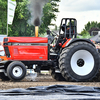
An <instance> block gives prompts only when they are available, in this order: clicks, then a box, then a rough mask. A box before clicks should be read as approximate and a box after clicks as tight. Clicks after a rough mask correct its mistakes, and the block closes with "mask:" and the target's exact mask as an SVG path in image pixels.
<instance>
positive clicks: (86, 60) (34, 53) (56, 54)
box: [0, 18, 100, 81]
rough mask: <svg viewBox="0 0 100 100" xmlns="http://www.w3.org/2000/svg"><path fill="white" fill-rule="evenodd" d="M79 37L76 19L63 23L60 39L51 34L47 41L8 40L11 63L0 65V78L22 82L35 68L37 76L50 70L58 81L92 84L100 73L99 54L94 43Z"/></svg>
mask: <svg viewBox="0 0 100 100" xmlns="http://www.w3.org/2000/svg"><path fill="white" fill-rule="evenodd" d="M76 37H77V21H76V19H74V18H63V19H62V20H61V25H60V30H59V35H58V34H56V33H55V32H51V31H49V30H48V31H47V36H46V37H5V38H4V41H3V46H4V50H5V54H6V57H7V59H8V61H4V62H1V63H0V65H3V66H1V67H0V78H1V79H2V80H13V81H20V80H22V79H23V78H24V77H25V76H26V72H27V69H33V65H35V69H34V70H35V72H39V71H41V70H50V73H51V75H52V77H53V78H54V79H56V80H58V81H91V80H92V79H93V78H94V77H96V75H97V73H98V72H99V66H100V59H99V52H98V50H97V49H96V47H95V45H94V44H93V43H92V42H91V40H89V39H77V38H76ZM51 44H55V45H54V46H52V45H51Z"/></svg>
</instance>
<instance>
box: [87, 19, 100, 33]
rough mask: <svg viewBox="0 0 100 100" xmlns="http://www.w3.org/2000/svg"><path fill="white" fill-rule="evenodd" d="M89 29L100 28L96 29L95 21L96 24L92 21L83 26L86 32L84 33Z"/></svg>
mask: <svg viewBox="0 0 100 100" xmlns="http://www.w3.org/2000/svg"><path fill="white" fill-rule="evenodd" d="M91 28H100V27H98V23H97V21H96V22H94V21H92V22H88V23H87V24H86V25H85V30H86V31H89V30H90V29H91Z"/></svg>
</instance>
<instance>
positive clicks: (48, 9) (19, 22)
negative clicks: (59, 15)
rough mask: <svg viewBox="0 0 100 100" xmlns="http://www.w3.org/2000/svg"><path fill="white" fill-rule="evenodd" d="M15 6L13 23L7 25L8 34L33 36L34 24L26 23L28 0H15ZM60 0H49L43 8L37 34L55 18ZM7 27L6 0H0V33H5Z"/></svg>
mask: <svg viewBox="0 0 100 100" xmlns="http://www.w3.org/2000/svg"><path fill="white" fill-rule="evenodd" d="M16 1H17V7H16V12H15V17H14V20H13V24H12V25H9V27H8V34H9V36H34V32H35V29H34V26H30V25H29V24H28V19H29V18H30V12H29V11H28V7H27V6H28V0H16ZM58 2H60V0H49V2H48V3H47V4H46V5H45V6H44V8H43V17H42V23H41V26H40V28H39V34H44V33H45V32H46V30H47V29H48V26H49V25H52V23H51V21H52V20H56V14H55V13H56V12H59V11H58V6H59V5H58ZM6 27H7V0H0V34H6Z"/></svg>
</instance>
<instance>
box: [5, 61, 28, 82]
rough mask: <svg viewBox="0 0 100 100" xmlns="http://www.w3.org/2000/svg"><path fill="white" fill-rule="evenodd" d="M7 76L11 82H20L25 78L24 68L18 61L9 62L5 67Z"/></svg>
mask: <svg viewBox="0 0 100 100" xmlns="http://www.w3.org/2000/svg"><path fill="white" fill-rule="evenodd" d="M7 75H8V77H9V78H10V79H11V80H13V81H20V80H22V79H23V78H24V77H25V76H26V67H25V65H24V64H23V63H22V62H20V61H14V62H11V63H10V64H9V65H8V67H7Z"/></svg>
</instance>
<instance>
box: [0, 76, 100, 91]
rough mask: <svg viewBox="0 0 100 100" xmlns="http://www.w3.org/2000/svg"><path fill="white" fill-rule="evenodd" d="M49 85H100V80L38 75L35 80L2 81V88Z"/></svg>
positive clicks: (0, 87)
mask: <svg viewBox="0 0 100 100" xmlns="http://www.w3.org/2000/svg"><path fill="white" fill-rule="evenodd" d="M49 85H83V86H95V87H100V82H58V81H55V80H54V79H53V78H52V77H51V76H50V75H41V76H38V77H37V78H36V79H35V80H34V81H31V80H26V79H23V80H22V81H21V82H11V81H5V82H2V81H0V89H3V90H4V89H11V88H29V87H35V86H49Z"/></svg>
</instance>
